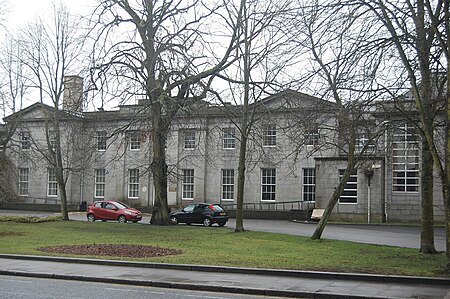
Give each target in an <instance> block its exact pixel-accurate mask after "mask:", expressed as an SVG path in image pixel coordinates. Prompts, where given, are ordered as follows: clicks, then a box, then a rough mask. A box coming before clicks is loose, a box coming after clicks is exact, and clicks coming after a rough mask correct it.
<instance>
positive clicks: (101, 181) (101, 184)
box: [95, 169, 106, 198]
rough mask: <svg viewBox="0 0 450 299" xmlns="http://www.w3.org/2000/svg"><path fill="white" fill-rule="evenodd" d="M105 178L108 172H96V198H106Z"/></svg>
mask: <svg viewBox="0 0 450 299" xmlns="http://www.w3.org/2000/svg"><path fill="white" fill-rule="evenodd" d="M105 178H106V171H105V170H104V169H96V170H95V197H96V198H104V197H105Z"/></svg>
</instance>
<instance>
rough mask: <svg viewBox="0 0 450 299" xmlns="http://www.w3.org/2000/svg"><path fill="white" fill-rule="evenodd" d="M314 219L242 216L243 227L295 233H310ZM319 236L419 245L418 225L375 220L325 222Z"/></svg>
mask: <svg viewBox="0 0 450 299" xmlns="http://www.w3.org/2000/svg"><path fill="white" fill-rule="evenodd" d="M235 225H236V224H235V220H234V219H230V221H229V222H228V223H227V225H226V226H227V227H229V228H234V227H235ZM316 226H317V224H316V223H299V222H289V221H283V220H256V219H246V220H244V229H246V230H253V231H263V232H272V233H283V234H289V235H298V236H307V237H310V236H312V234H313V232H314V230H315V229H316ZM434 235H435V237H434V242H435V247H436V250H438V251H445V229H444V228H436V229H435V234H434ZM322 237H323V238H324V239H334V240H345V241H352V242H359V243H368V244H379V245H389V246H398V247H408V248H417V249H419V248H420V227H412V226H397V225H376V224H370V225H367V224H328V225H327V226H326V227H325V230H324V232H323V235H322Z"/></svg>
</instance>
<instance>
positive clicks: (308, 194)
mask: <svg viewBox="0 0 450 299" xmlns="http://www.w3.org/2000/svg"><path fill="white" fill-rule="evenodd" d="M303 200H304V201H315V200H316V169H315V168H303Z"/></svg>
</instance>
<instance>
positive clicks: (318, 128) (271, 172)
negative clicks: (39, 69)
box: [5, 77, 443, 222]
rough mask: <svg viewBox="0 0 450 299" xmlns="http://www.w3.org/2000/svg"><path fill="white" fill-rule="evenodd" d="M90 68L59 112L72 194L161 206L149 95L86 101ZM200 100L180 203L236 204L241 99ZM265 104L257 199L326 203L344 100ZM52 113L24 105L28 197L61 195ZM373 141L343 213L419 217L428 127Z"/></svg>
mask: <svg viewBox="0 0 450 299" xmlns="http://www.w3.org/2000/svg"><path fill="white" fill-rule="evenodd" d="M80 79H81V78H78V77H72V78H69V80H68V82H69V85H68V86H71V88H70V89H71V92H70V95H69V94H68V95H65V101H66V103H65V104H64V105H63V108H64V109H63V110H59V111H57V112H56V113H60V120H61V127H62V130H61V131H62V132H61V133H62V136H63V145H62V148H63V151H64V153H65V156H64V159H65V165H66V173H67V194H68V199H69V204H76V205H78V204H80V203H82V202H87V203H92V202H93V201H95V200H99V199H112V200H121V201H125V202H127V203H129V204H131V205H134V206H138V207H149V208H151V207H152V206H153V203H154V194H153V181H152V175H151V172H150V161H151V155H152V151H151V141H150V139H151V138H150V136H149V134H150V132H151V130H150V128H149V122H148V119H146V113H145V111H146V110H145V109H146V106H145V104H146V103H145V101H140V102H139V103H138V104H136V105H125V106H120V107H119V109H117V110H113V111H106V110H103V109H101V110H98V111H94V112H92V111H91V112H83V107H82V102H81V101H79V100H78V99H79V98H80V97H81V95H82V92H81V91H80V89H81V90H82V80H80ZM73 89H75V90H73ZM71 95H72V96H73V95H75V99H74V98H73V97H71ZM67 101H69V102H67ZM193 105H194V106H190V107H188V108H186V109H183V111H182V113H180V114H179V115H178V116H177V118H176V119H175V120H174V122H173V124H172V126H171V131H170V134H169V139H168V143H167V161H168V167H169V168H168V171H169V183H168V190H167V191H168V201H169V205H185V204H188V203H190V202H193V201H196V202H213V203H221V204H224V205H226V206H228V207H230V208H232V207H233V204H235V203H236V193H237V168H238V156H239V136H240V133H239V126H237V125H236V124H238V123H239V118H236V117H235V116H236V115H239V111H240V108H241V107H239V106H233V105H228V104H227V105H221V106H214V105H210V104H208V103H206V102H201V103H195V104H193ZM257 105H258V107H256V109H255V110H254V111H256V113H255V123H254V125H253V129H252V132H251V135H250V137H251V138H250V143H249V150H248V158H247V179H246V187H245V199H244V202H245V207H246V208H248V209H256V210H258V209H259V210H269V211H274V210H290V209H299V210H311V209H313V208H324V207H325V206H326V203H327V202H328V200H329V199H330V197H331V194H332V193H333V191H334V190H335V188H336V186H337V185H338V183H339V180H340V175H341V174H342V171H343V169H345V166H346V156H345V154H343V152H342V148H340V147H339V146H338V141H336V140H339V137H338V131H337V130H336V129H335V128H336V126H337V122H336V118H335V114H334V113H335V109H334V104H333V103H330V102H327V101H324V100H322V99H319V98H316V97H312V96H309V95H306V94H303V93H299V92H295V91H285V92H281V93H279V94H276V95H272V96H269V97H267V98H265V99H263V100H262V101H260V102H259V103H258V104H257ZM51 112H52V113H55V111H54V108H52V107H50V106H47V105H45V104H41V103H36V104H33V105H31V106H29V107H27V108H24V109H23V110H22V111H20V119H19V120H18V121H19V123H20V124H19V125H18V127H17V131H16V134H15V136H14V138H13V139H12V141H11V146H9V147H8V149H9V150H8V151H9V152H8V157H9V158H10V159H11V161H12V162H13V163H14V165H16V167H17V175H16V180H17V184H16V185H17V194H18V196H20V198H22V200H23V201H24V202H33V203H36V204H46V203H58V201H59V197H58V196H59V195H58V186H57V183H56V180H55V176H54V170H53V169H52V168H51V167H49V166H48V163H47V162H46V160H45V158H44V157H43V155H45V150H46V149H47V148H46V147H47V143H46V141H47V135H49V134H48V132H49V131H50V133H51V130H49V129H48V128H47V130H46V126H45V124H46V123H47V122H46V120H47V119H46V118H47V117H48V115H49V114H50V113H51ZM13 120H14V121H16V120H17V113H16V114H15V115H11V116H8V117H6V118H5V122H9V121H13ZM380 125H383V124H382V121H381V120H379V119H377V118H376V117H372V116H371V126H372V127H377V126H380ZM49 140H50V141H51V134H50V137H49ZM333 140H334V142H331V141H333ZM367 142H368V138H367V135H365V134H361V136H359V137H358V144H357V147H363V146H365V145H367ZM370 146H372V145H370ZM373 146H374V148H373V149H371V152H370V154H369V155H367V156H366V157H365V158H364V159H363V162H362V163H360V164H359V167H358V169H357V170H356V172H355V173H353V174H352V176H351V178H350V180H349V182H348V183H347V186H346V188H345V191H344V193H343V194H342V196H341V198H340V200H339V203H338V204H337V205H336V208H335V209H334V212H333V217H334V218H335V219H343V220H352V221H353V220H358V221H370V222H384V221H392V222H393V221H418V220H419V219H420V179H419V178H420V175H419V174H420V169H419V165H420V163H419V161H420V147H419V142H418V136H417V133H416V132H415V130H414V129H413V128H412V127H410V126H409V125H408V124H407V123H406V122H405V121H402V120H401V119H400V120H397V121H396V122H395V123H394V125H393V126H391V127H390V129H389V130H386V133H385V134H384V135H382V136H380V138H379V139H377V144H376V145H373ZM375 148H376V149H375ZM435 186H436V187H435V188H436V190H435V196H436V200H435V206H436V209H435V217H436V220H438V221H440V220H443V204H442V196H441V194H440V188H439V184H438V183H436V184H435Z"/></svg>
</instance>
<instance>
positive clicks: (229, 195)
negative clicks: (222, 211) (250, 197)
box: [222, 169, 234, 201]
mask: <svg viewBox="0 0 450 299" xmlns="http://www.w3.org/2000/svg"><path fill="white" fill-rule="evenodd" d="M222 200H230V201H232V200H234V169H222Z"/></svg>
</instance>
